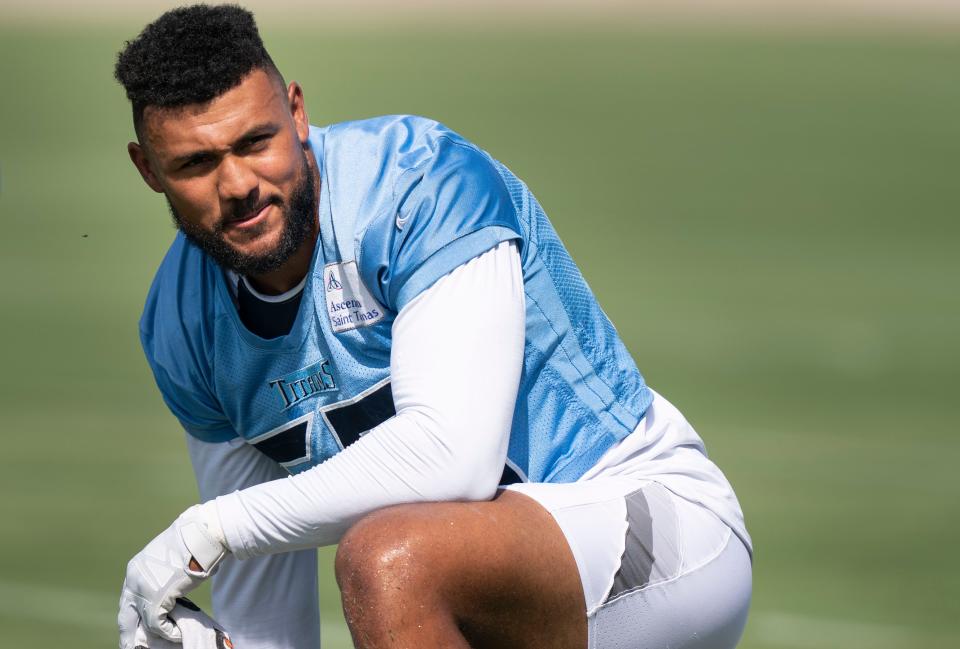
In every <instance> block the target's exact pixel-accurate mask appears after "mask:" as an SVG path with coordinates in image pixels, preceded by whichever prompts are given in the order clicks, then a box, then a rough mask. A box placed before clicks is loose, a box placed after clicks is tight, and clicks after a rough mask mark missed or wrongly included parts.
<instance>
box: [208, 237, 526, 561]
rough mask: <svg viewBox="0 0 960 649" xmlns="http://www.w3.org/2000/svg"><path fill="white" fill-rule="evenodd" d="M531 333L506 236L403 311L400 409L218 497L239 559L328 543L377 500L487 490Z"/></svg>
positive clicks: (393, 367)
mask: <svg viewBox="0 0 960 649" xmlns="http://www.w3.org/2000/svg"><path fill="white" fill-rule="evenodd" d="M524 340H525V324H524V292H523V273H522V270H521V267H520V256H519V252H518V250H517V246H516V244H515V243H513V242H505V243H502V244H500V245H499V246H497V247H496V248H493V249H491V250H489V251H487V252H486V253H484V254H482V255H480V256H478V257H476V258H474V259H472V260H470V261H469V262H467V263H466V264H463V265H462V266H459V267H458V268H456V269H454V270H453V271H452V272H451V273H449V274H448V275H446V276H444V277H442V278H440V279H439V280H438V281H437V282H436V283H435V284H434V285H433V286H431V287H430V288H428V289H427V290H425V291H424V292H423V293H421V294H420V295H419V296H417V297H416V298H415V299H414V300H412V301H411V302H410V303H409V304H408V305H407V306H406V307H404V309H403V310H401V312H400V313H399V315H398V316H397V318H396V320H395V321H394V324H393V347H392V350H391V357H390V374H391V382H392V390H393V399H394V405H395V407H396V412H397V414H396V415H395V416H394V417H392V418H391V419H389V420H387V421H385V422H384V423H382V424H380V425H379V426H377V427H375V428H373V429H371V430H370V431H369V432H368V433H367V434H366V435H364V436H363V437H361V438H360V439H359V440H358V441H356V442H355V443H353V444H352V445H350V446H349V447H347V448H346V449H344V450H343V451H342V452H341V453H339V454H337V455H335V456H334V457H332V458H330V459H329V460H327V461H326V462H324V463H323V464H321V465H319V466H316V467H314V468H312V469H310V470H308V471H305V472H303V473H301V474H298V475H295V476H290V477H288V478H284V479H282V480H274V481H272V482H267V483H264V484H261V485H257V486H254V487H250V488H248V489H244V490H242V491H238V492H235V493H233V494H229V495H226V496H221V497H220V498H218V499H217V500H216V503H217V508H218V511H219V514H220V521H221V523H222V524H223V531H224V534H225V535H226V538H227V543H228V545H229V546H230V549H231V550H232V551H233V553H234V554H235V555H236V556H237V557H238V558H241V559H242V558H247V557H251V556H256V555H262V554H272V553H276V552H286V551H290V550H297V549H301V548H307V547H315V546H319V545H328V544H332V543H336V542H337V541H339V539H340V537H341V536H342V535H343V533H344V532H346V530H347V529H348V528H349V527H350V525H352V524H353V523H354V522H356V521H357V520H359V519H360V518H361V517H362V516H363V515H365V514H367V513H369V512H371V511H374V510H376V509H380V508H381V507H385V506H388V505H395V504H400V503H411V502H427V501H442V500H486V499H489V498H491V497H492V496H493V495H494V493H495V492H496V487H497V482H498V480H499V478H500V475H501V472H502V470H503V464H504V459H505V457H506V452H507V442H508V440H509V434H510V424H511V421H512V419H513V410H514V406H515V403H516V397H517V388H518V385H519V381H520V371H521V367H522V361H523V345H524Z"/></svg>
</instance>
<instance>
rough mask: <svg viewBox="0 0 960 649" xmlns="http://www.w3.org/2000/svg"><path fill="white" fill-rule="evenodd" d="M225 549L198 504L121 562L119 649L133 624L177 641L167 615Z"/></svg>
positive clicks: (126, 645) (128, 648) (125, 646)
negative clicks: (124, 568) (123, 567)
mask: <svg viewBox="0 0 960 649" xmlns="http://www.w3.org/2000/svg"><path fill="white" fill-rule="evenodd" d="M226 552H227V548H226V547H225V546H224V544H223V543H222V542H221V541H219V540H218V539H217V538H216V536H214V535H213V534H212V533H211V532H210V530H209V529H208V528H207V525H206V523H205V522H204V518H203V516H202V515H201V511H200V506H199V505H195V506H194V507H191V508H190V509H188V510H187V511H185V512H184V513H183V514H181V515H180V516H179V517H178V518H177V520H175V521H174V522H173V525H171V526H170V527H168V528H167V529H166V530H164V531H163V532H161V533H160V535H159V536H157V538H155V539H153V540H152V541H150V543H148V544H147V547H145V548H144V549H143V550H141V551H140V552H139V554H137V555H136V556H135V557H134V558H133V559H131V560H130V563H128V564H127V577H126V579H125V580H124V582H123V590H122V591H121V593H120V612H119V614H118V615H117V625H118V626H119V627H120V649H133V647H134V636H135V635H136V630H137V626H138V625H139V624H142V625H143V626H144V628H145V629H146V630H147V631H149V632H150V633H152V634H154V635H157V636H159V637H161V638H165V639H167V640H171V641H173V642H181V641H182V636H181V633H180V629H178V628H177V626H176V625H175V624H174V623H173V622H171V621H170V619H169V618H168V617H167V614H168V613H169V612H170V611H171V610H173V607H174V605H175V604H176V599H177V598H178V597H180V596H182V595H185V594H186V593H188V592H190V591H191V590H193V589H194V588H196V587H197V586H199V585H200V583H201V582H203V580H204V579H206V578H207V577H209V576H210V575H212V574H213V573H214V571H215V570H216V567H217V565H218V564H219V563H220V561H221V560H222V559H223V557H224V555H225V554H226Z"/></svg>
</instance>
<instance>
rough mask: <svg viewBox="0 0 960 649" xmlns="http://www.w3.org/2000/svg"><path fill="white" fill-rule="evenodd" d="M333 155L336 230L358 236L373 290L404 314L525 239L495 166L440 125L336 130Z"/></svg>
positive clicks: (412, 120) (328, 140)
mask: <svg viewBox="0 0 960 649" xmlns="http://www.w3.org/2000/svg"><path fill="white" fill-rule="evenodd" d="M323 148H324V161H323V164H324V166H325V169H326V172H325V173H326V176H327V178H328V183H329V185H328V194H329V196H330V205H331V211H332V213H333V215H334V217H333V220H334V224H335V225H336V226H337V227H341V226H342V225H345V226H346V227H345V228H344V229H346V230H348V231H349V232H351V233H352V234H353V237H354V238H353V241H352V242H351V244H352V247H353V251H352V252H353V254H354V255H355V258H356V261H357V264H358V268H359V271H360V274H361V276H362V278H363V281H364V283H365V284H366V285H367V286H369V287H370V289H371V290H372V291H373V294H374V296H375V297H376V298H377V300H378V301H380V302H381V303H383V304H386V305H388V306H389V307H391V308H393V309H395V310H397V311H399V310H400V309H401V308H402V307H403V306H404V305H405V304H406V303H408V302H409V301H410V300H411V299H412V298H413V297H415V296H416V295H417V294H419V293H420V292H421V291H422V290H423V289H425V288H427V287H428V286H430V285H431V284H432V283H433V282H434V281H436V279H438V278H439V277H441V276H442V275H444V274H446V273H448V272H449V271H451V270H452V269H453V268H455V267H456V266H458V265H460V264H462V263H465V262H466V261H468V260H469V259H471V258H473V257H475V256H476V255H478V254H480V253H482V252H485V251H486V250H488V249H490V248H492V247H494V246H495V245H497V244H498V243H500V242H501V241H504V240H507V239H511V238H516V237H518V236H519V233H520V226H519V223H518V220H517V216H516V211H515V209H514V206H513V204H512V202H511V199H510V195H509V192H508V191H507V188H506V186H505V184H504V181H503V179H502V177H501V175H500V174H499V172H498V170H497V168H496V164H495V162H494V160H493V159H492V158H491V157H490V156H489V155H488V154H487V153H486V152H485V151H483V150H482V149H481V148H480V147H478V146H477V145H475V144H473V143H472V142H470V141H468V140H467V139H466V138H464V137H462V136H461V135H459V134H458V133H456V132H454V131H452V130H451V129H449V128H447V127H446V126H444V125H443V124H441V123H440V122H437V121H436V120H431V119H427V118H424V117H418V116H413V115H389V116H385V117H377V118H373V119H368V120H361V121H357V122H346V123H344V124H336V125H333V126H331V127H329V128H328V129H327V131H326V133H325V136H324V144H323ZM321 229H322V228H321Z"/></svg>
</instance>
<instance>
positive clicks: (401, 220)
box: [397, 212, 410, 230]
mask: <svg viewBox="0 0 960 649" xmlns="http://www.w3.org/2000/svg"><path fill="white" fill-rule="evenodd" d="M408 220H410V217H409V216H408V217H406V218H400V212H397V229H398V230H402V229H403V226H404V225H406V224H407V221H408Z"/></svg>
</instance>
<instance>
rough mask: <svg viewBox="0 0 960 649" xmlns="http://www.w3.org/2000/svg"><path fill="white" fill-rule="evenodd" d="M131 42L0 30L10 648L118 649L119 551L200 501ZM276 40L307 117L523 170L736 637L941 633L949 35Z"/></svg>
mask: <svg viewBox="0 0 960 649" xmlns="http://www.w3.org/2000/svg"><path fill="white" fill-rule="evenodd" d="M147 19H148V18H147V17H145V20H147ZM139 27H140V25H134V24H130V25H116V26H112V27H96V26H93V25H90V24H84V25H83V26H82V28H81V27H77V28H70V27H68V26H61V27H54V26H49V25H48V26H44V27H41V26H40V25H39V24H38V25H36V26H31V25H18V26H13V25H5V26H0V58H2V60H4V61H5V64H4V67H3V68H0V75H2V76H0V82H2V85H0V87H3V88H4V96H3V99H2V100H0V223H2V226H3V228H2V234H0V273H2V277H3V280H2V282H0V304H2V305H3V313H2V319H0V341H2V342H0V345H2V350H0V351H2V354H0V358H2V362H3V368H4V372H3V373H2V375H0V412H2V415H3V416H2V418H0V431H2V433H3V440H4V449H3V452H2V453H0V491H2V492H3V494H4V497H3V498H2V499H0V549H2V551H0V624H2V628H3V629H4V638H5V639H4V643H5V644H8V645H9V646H16V647H21V648H31V647H48V646H53V645H55V644H61V645H68V646H71V647H74V648H76V649H80V648H82V647H91V648H92V647H100V646H113V644H114V642H115V634H114V631H113V616H114V610H113V606H114V602H115V600H116V596H117V589H118V588H119V586H120V582H121V580H122V573H123V568H124V565H125V563H126V561H127V559H128V558H129V557H130V556H131V555H132V554H133V553H134V552H136V551H137V550H138V549H139V548H140V547H142V545H143V543H144V542H145V541H146V540H148V539H149V538H150V537H151V536H152V535H153V534H155V533H156V532H157V531H159V530H160V529H162V528H163V527H165V526H166V525H167V524H168V523H169V521H170V520H171V519H172V517H174V516H175V515H176V514H177V513H179V512H180V511H181V510H182V509H183V508H185V507H186V506H188V505H189V504H191V503H192V502H194V500H195V498H196V491H195V487H194V485H193V480H192V474H191V471H190V468H189V464H188V461H187V457H186V453H185V449H184V444H183V441H182V437H181V434H180V433H179V432H178V427H177V425H176V423H175V421H174V420H173V418H172V417H171V416H170V415H169V414H168V413H167V412H166V411H165V409H164V406H163V404H162V402H161V400H160V398H159V395H158V393H157V391H156V389H155V387H154V385H153V382H152V380H151V378H150V376H149V373H148V370H147V368H146V365H145V363H144V361H143V360H142V358H141V354H140V350H139V346H138V342H137V338H136V321H137V318H138V316H139V309H140V306H141V304H142V301H143V297H144V295H145V292H146V289H147V287H148V285H149V282H150V279H151V277H152V273H153V271H154V270H155V268H156V265H157V263H158V262H159V260H160V258H161V256H162V254H163V252H164V250H165V248H166V246H167V245H168V243H169V241H170V239H171V238H172V236H173V229H172V226H171V225H170V223H169V218H168V216H167V215H166V208H165V206H164V204H163V202H162V200H161V199H159V198H158V197H157V196H154V195H153V194H151V193H150V192H149V191H148V190H147V189H146V187H145V186H143V185H142V183H141V181H140V179H139V177H138V176H137V175H136V172H135V171H134V169H133V167H132V166H131V165H130V164H129V162H128V161H127V160H126V153H125V144H126V142H127V140H128V139H130V138H131V135H132V128H131V126H130V118H129V113H128V108H127V104H126V101H125V99H124V97H123V93H122V90H121V89H120V88H119V87H118V86H117V85H116V84H115V83H114V82H113V81H112V77H111V73H112V62H113V57H114V55H115V52H116V50H117V49H118V48H119V47H120V46H121V44H122V42H123V41H124V40H125V39H127V38H130V37H132V36H133V35H134V34H135V32H136V31H137V29H139ZM263 31H264V37H265V40H266V42H267V44H268V46H269V47H270V49H271V52H272V53H273V56H274V58H275V60H276V61H277V63H278V65H279V67H280V69H281V70H282V71H283V72H284V73H285V75H286V76H287V77H288V79H296V80H298V81H300V82H301V83H302V84H303V86H304V88H305V92H306V97H307V102H308V108H309V110H310V114H311V118H312V121H313V122H314V123H324V122H331V121H339V120H344V119H353V118H359V117H366V116H371V115H376V114H382V113H400V112H405V113H406V112H409V113H418V114H426V115H429V116H431V117H435V118H437V119H440V120H442V121H444V122H446V123H447V124H449V125H450V126H452V127H453V128H455V129H457V130H459V131H460V132H462V133H463V134H464V135H466V136H468V137H470V138H471V139H473V140H475V141H476V142H478V143H480V144H481V145H482V146H483V147H484V148H486V149H487V150H489V151H490V152H492V153H493V154H494V155H495V156H496V157H498V158H499V159H501V160H503V161H504V162H505V163H507V164H508V165H509V166H510V167H511V168H512V169H513V170H514V171H516V172H517V173H518V175H520V176H521V177H523V178H524V179H525V180H526V181H527V183H528V184H529V185H530V187H531V188H532V189H533V190H534V192H535V193H536V194H537V196H538V197H539V199H540V201H541V202H542V203H543V205H544V206H545V207H546V209H547V212H548V213H549V214H550V215H551V217H552V219H553V221H554V223H555V225H556V226H557V229H558V230H559V232H560V233H561V236H562V237H563V238H564V240H565V242H566V243H567V245H568V247H569V248H570V250H571V252H572V253H573V255H574V258H575V259H576V260H577V261H578V262H579V264H580V265H581V268H582V269H583V271H584V274H585V275H586V277H587V279H588V281H589V282H590V283H591V285H592V287H593V288H594V290H595V292H596V293H597V295H598V297H599V299H600V301H601V304H602V305H603V306H604V308H605V309H606V311H607V313H608V314H609V315H610V316H611V318H612V320H613V321H614V323H615V324H616V325H617V327H618V329H619V331H620V332H621V334H622V335H623V337H624V339H625V341H626V342H627V344H628V346H629V347H630V349H631V351H632V352H633V353H634V355H635V357H636V358H637V361H638V364H639V366H640V368H641V370H642V371H643V372H644V374H645V376H646V377H647V379H648V381H649V382H650V383H651V385H653V386H654V387H655V388H657V389H658V390H659V391H660V392H662V393H664V394H666V395H667V396H668V397H669V398H670V399H671V400H672V401H674V403H676V404H677V405H678V406H680V407H681V409H683V410H684V412H685V413H686V414H687V415H688V417H689V418H690V419H691V421H692V422H693V423H694V425H695V426H696V427H697V428H698V430H699V431H700V433H701V435H702V436H703V437H704V438H705V440H706V442H707V445H708V448H709V450H710V452H711V455H712V456H713V457H714V458H715V459H717V460H718V462H719V463H720V465H721V467H722V468H723V469H724V470H725V472H726V473H727V475H728V476H729V477H730V479H731V480H732V482H733V483H734V486H735V487H736V488H737V490H738V494H739V496H740V499H741V501H742V503H743V505H744V509H745V511H746V515H747V521H748V524H749V526H750V529H751V532H752V533H753V535H754V540H755V543H756V561H755V591H754V592H755V595H754V607H753V613H752V619H751V622H750V624H749V625H748V629H747V634H746V636H745V639H744V642H743V643H742V646H743V647H745V648H748V649H762V648H775V647H798V648H812V649H817V648H821V647H822V648H829V647H845V648H846V649H850V648H856V647H860V646H862V647H867V646H868V645H869V646H870V647H871V649H876V648H878V647H879V648H883V647H891V648H893V647H921V646H922V647H927V648H936V647H952V646H957V645H958V644H960V634H958V632H957V631H956V630H955V628H954V627H953V625H952V623H953V622H954V621H955V619H956V618H957V617H958V615H960V597H958V593H960V571H958V570H957V569H956V567H955V566H954V565H953V561H952V556H951V555H950V554H949V552H950V551H952V550H953V549H954V548H956V547H957V545H958V543H960V517H958V514H960V507H958V495H960V485H958V479H957V477H956V476H957V470H956V465H957V464H958V461H960V441H958V438H957V436H956V435H955V427H956V424H955V422H956V420H957V414H958V408H957V406H956V398H955V397H954V394H953V393H954V391H955V390H956V388H957V386H958V385H960V382H958V380H957V379H958V372H957V364H958V361H960V337H958V335H957V332H958V330H960V302H958V298H957V289H958V286H960V283H958V280H960V263H958V261H957V249H958V243H960V237H958V235H960V225H958V219H957V218H956V215H957V214H958V208H960V198H958V192H957V182H956V175H957V160H958V159H960V145H958V142H960V121H958V120H957V115H958V114H960V84H958V83H957V73H956V71H957V69H958V64H960V40H958V39H957V34H956V33H954V32H949V31H941V32H933V31H921V30H913V31H910V30H901V31H897V30H889V29H888V30H885V31H882V32H881V31H876V30H868V29H855V28H852V27H847V28H842V29H841V28H835V29H821V30H815V29H812V28H811V29H808V30H801V31H788V30H773V31H771V30H764V29H760V28H756V29H736V28H723V29H721V28H717V29H708V28H705V27H699V28H693V27H684V26H682V25H674V26H667V27H663V26H661V27H658V28H639V27H631V26H629V25H628V26H624V25H619V26H617V25H614V24H610V25H609V26H608V27H604V26H603V25H601V24H597V23H591V25H590V26H589V27H588V28H577V27H575V26H573V25H566V26H563V25H557V26H555V27H554V28H552V30H551V31H549V32H547V31H544V30H541V29H535V28H533V27H532V26H530V27H523V26H519V27H517V26H514V27H511V28H503V29H501V28H496V29H494V28H490V29H489V30H482V29H474V30H470V29H464V30H456V31H454V30H448V29H439V28H436V27H435V26H431V27H422V28H414V27H413V26H407V27H405V28H404V29H402V30H394V29H390V28H387V27H361V26H358V25H355V24H348V25H345V26H343V27H341V26H339V25H337V24H326V25H322V26H321V25H313V26H311V25H307V26H301V27H300V28H299V29H294V28H290V27H280V26H268V27H266V28H265V29H264V30H263ZM330 556H331V551H330V550H329V549H325V550H324V551H323V557H324V559H325V560H324V561H323V562H322V563H323V567H322V571H323V578H324V592H323V593H322V596H323V602H322V606H323V615H324V617H325V619H327V620H328V621H330V622H331V624H330V625H329V627H327V628H326V629H325V635H324V638H325V647H327V648H332V649H339V648H341V647H346V646H348V636H346V635H345V632H344V629H343V627H342V621H340V618H339V615H340V614H339V612H338V611H339V604H338V599H337V595H336V590H335V587H334V586H333V583H332V580H331V578H330V576H329V575H330V565H329V559H330Z"/></svg>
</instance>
